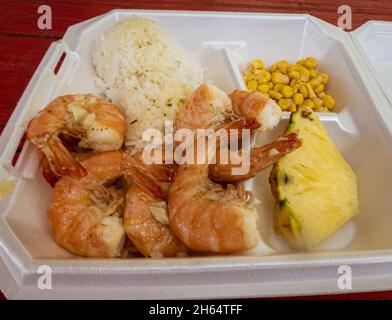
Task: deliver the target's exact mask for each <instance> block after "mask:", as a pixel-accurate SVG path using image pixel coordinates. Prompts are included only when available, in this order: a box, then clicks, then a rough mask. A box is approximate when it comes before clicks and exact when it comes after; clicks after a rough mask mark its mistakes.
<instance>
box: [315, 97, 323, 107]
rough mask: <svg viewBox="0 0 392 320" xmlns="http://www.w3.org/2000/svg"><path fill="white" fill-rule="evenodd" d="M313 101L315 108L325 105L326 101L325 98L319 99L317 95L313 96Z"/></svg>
mask: <svg viewBox="0 0 392 320" xmlns="http://www.w3.org/2000/svg"><path fill="white" fill-rule="evenodd" d="M312 101H313V103H314V106H315V108H321V107H322V106H323V103H324V102H323V100H321V99H319V98H317V97H316V98H313V99H312Z"/></svg>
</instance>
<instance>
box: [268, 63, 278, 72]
mask: <svg viewBox="0 0 392 320" xmlns="http://www.w3.org/2000/svg"><path fill="white" fill-rule="evenodd" d="M277 70H278V65H277V63H274V64H273V65H272V66H271V67H270V69H269V72H271V73H273V72H275V71H277Z"/></svg>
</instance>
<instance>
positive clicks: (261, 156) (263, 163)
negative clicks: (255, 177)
mask: <svg viewBox="0 0 392 320" xmlns="http://www.w3.org/2000/svg"><path fill="white" fill-rule="evenodd" d="M298 136H299V132H298V131H295V132H291V133H289V134H287V135H284V136H281V137H279V138H278V139H277V140H275V141H273V142H272V143H269V144H267V145H265V146H262V147H258V148H253V149H252V151H251V169H250V171H252V173H253V174H256V173H257V172H259V171H261V170H264V169H265V168H267V167H269V166H271V165H273V164H274V163H275V162H277V161H278V160H279V159H281V158H282V157H284V156H285V155H287V154H288V153H290V152H292V151H294V150H295V149H297V148H299V147H300V146H301V145H302V140H301V139H299V137H298Z"/></svg>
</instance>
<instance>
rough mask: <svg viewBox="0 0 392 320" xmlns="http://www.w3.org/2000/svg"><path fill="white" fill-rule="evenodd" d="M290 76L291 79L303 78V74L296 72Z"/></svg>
mask: <svg viewBox="0 0 392 320" xmlns="http://www.w3.org/2000/svg"><path fill="white" fill-rule="evenodd" d="M288 75H289V78H290V79H299V78H300V77H301V74H300V73H299V72H298V71H296V70H292V71H289V74H288Z"/></svg>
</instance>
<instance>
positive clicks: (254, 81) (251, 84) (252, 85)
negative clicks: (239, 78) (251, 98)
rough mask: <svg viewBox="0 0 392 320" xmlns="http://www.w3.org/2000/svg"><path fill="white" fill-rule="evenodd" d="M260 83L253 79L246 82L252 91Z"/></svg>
mask: <svg viewBox="0 0 392 320" xmlns="http://www.w3.org/2000/svg"><path fill="white" fill-rule="evenodd" d="M258 85H259V83H258V82H257V81H256V80H251V81H248V83H247V84H246V86H247V87H248V89H249V90H250V91H255V90H256V89H257V87H258Z"/></svg>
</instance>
